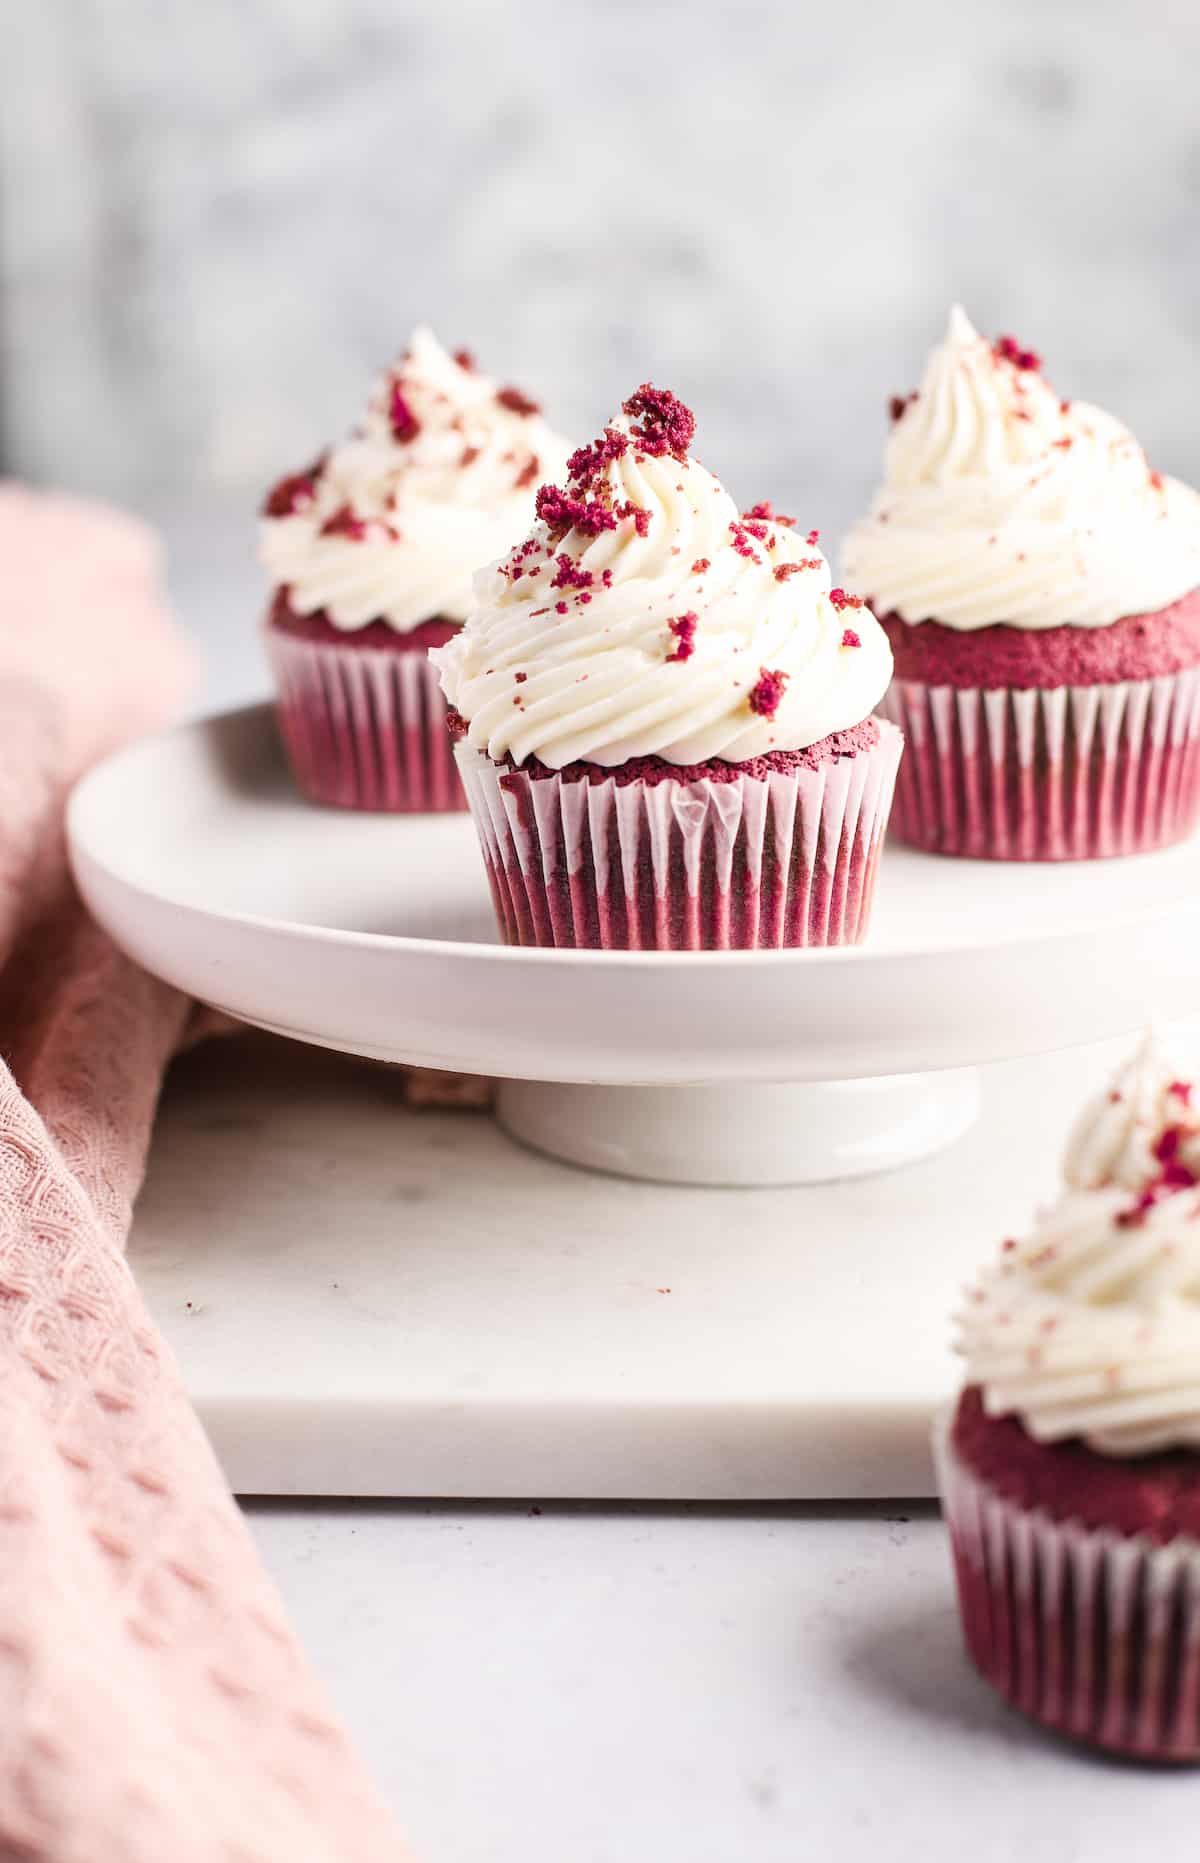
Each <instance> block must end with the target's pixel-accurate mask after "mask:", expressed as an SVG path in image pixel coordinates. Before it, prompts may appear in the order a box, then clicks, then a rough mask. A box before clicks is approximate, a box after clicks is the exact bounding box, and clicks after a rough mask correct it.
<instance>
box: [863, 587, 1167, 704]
mask: <svg viewBox="0 0 1200 1863" xmlns="http://www.w3.org/2000/svg"><path fill="white" fill-rule="evenodd" d="M880 620H881V622H882V624H883V627H884V630H885V632H886V634H887V637H888V640H889V641H890V642H891V648H892V653H893V655H894V658H895V663H896V665H895V677H896V678H897V679H915V680H919V681H920V683H921V684H922V685H926V686H962V687H971V688H974V687H978V688H980V689H981V690H982V689H992V688H995V687H998V686H1010V687H1015V688H1016V689H1017V690H1018V691H1022V690H1031V689H1033V688H1035V687H1036V688H1038V689H1039V690H1042V689H1046V688H1049V687H1053V686H1102V685H1113V684H1115V683H1116V682H1117V681H1118V680H1124V679H1156V678H1158V677H1159V676H1160V675H1161V674H1163V673H1182V672H1184V671H1186V669H1187V668H1188V667H1192V666H1200V589H1193V590H1192V592H1191V594H1190V595H1185V596H1183V597H1182V599H1181V600H1179V601H1177V602H1172V604H1171V606H1170V607H1169V608H1160V609H1158V610H1157V611H1156V612H1155V613H1153V614H1145V615H1126V616H1125V618H1124V620H1121V621H1114V622H1113V623H1112V625H1111V626H1110V627H1049V628H1040V629H1039V628H1021V627H1009V626H1007V625H1003V624H1002V625H998V626H995V627H981V628H970V629H967V628H954V627H945V626H943V624H942V623H941V622H940V621H919V622H917V623H916V624H915V625H914V624H912V623H911V622H908V621H902V620H901V618H900V616H899V615H897V614H887V615H881V616H880Z"/></svg>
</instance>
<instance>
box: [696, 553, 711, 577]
mask: <svg viewBox="0 0 1200 1863" xmlns="http://www.w3.org/2000/svg"><path fill="white" fill-rule="evenodd" d="M711 568H712V564H711V563H710V562H709V560H708V558H707V557H706V556H698V557H697V558H696V560H695V562H694V563H693V564H692V574H693V576H702V575H703V574H704V572H705V570H706V569H711Z"/></svg>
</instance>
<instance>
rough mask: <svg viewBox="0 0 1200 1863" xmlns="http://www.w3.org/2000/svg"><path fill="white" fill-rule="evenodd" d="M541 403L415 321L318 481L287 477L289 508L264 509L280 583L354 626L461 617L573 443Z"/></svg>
mask: <svg viewBox="0 0 1200 1863" xmlns="http://www.w3.org/2000/svg"><path fill="white" fill-rule="evenodd" d="M397 397H399V399H397ZM531 407H532V404H530V403H527V402H525V401H524V398H523V397H522V396H520V395H519V394H516V393H515V392H514V391H513V390H509V389H499V388H498V387H497V385H496V383H495V382H494V381H492V380H491V379H490V378H489V377H488V376H486V375H483V374H481V373H479V371H478V370H476V369H475V368H473V367H472V366H470V365H469V364H466V363H464V362H462V361H460V360H457V359H456V358H454V357H452V356H450V355H448V354H447V352H446V351H445V350H444V349H443V348H442V346H441V344H440V343H439V342H438V341H437V339H436V338H435V337H434V336H433V335H432V334H431V332H430V331H428V330H425V329H419V330H417V331H416V332H415V333H414V335H413V338H412V342H411V344H410V346H409V348H408V350H407V352H406V354H405V355H404V356H403V357H402V358H401V359H400V361H399V362H398V363H397V364H396V365H395V367H394V368H392V369H390V370H388V371H386V372H385V373H384V375H382V376H381V377H380V379H379V381H378V382H377V383H376V386H375V389H374V391H373V393H372V395H371V400H370V403H369V405H368V407H367V411H366V414H365V416H364V418H363V420H362V422H361V424H360V426H359V427H358V429H357V430H356V432H355V433H354V434H353V436H352V437H351V438H350V439H349V440H347V441H345V442H344V443H343V444H342V445H341V446H338V447H335V448H334V449H333V450H332V451H331V452H330V453H328V454H326V455H325V457H324V459H323V461H322V462H320V463H319V466H318V468H317V469H316V470H315V471H314V473H313V474H312V475H311V478H310V479H309V481H308V485H309V487H310V489H308V488H306V475H300V477H299V479H297V480H293V481H289V482H287V483H288V484H290V485H292V486H293V487H294V488H295V489H294V491H293V492H292V494H291V504H292V509H290V510H289V511H287V512H285V513H283V514H281V515H278V516H266V517H264V519H263V522H262V527H261V554H262V560H263V563H264V565H265V567H266V569H267V572H268V574H269V575H270V577H271V580H272V582H273V583H274V585H275V586H276V587H277V588H286V589H287V591H288V596H289V600H290V604H291V606H292V608H293V609H295V611H296V612H297V613H298V614H302V615H310V614H315V613H317V612H321V613H323V614H324V615H325V616H326V617H327V619H328V620H329V621H330V622H331V623H332V624H333V626H334V627H336V628H341V629H345V630H347V631H349V630H353V629H355V628H361V627H366V626H367V625H368V624H369V623H370V622H372V621H376V620H382V621H386V622H387V623H388V625H389V626H391V627H393V628H395V629H396V630H397V632H399V633H407V632H408V631H410V630H411V629H412V628H414V627H416V626H418V625H419V624H420V623H421V622H422V621H426V620H429V619H430V618H431V617H432V616H435V615H440V616H443V617H445V618H448V619H450V620H455V621H461V620H462V619H463V617H464V616H465V615H466V613H467V610H468V608H469V606H470V601H471V578H472V576H473V574H474V572H475V571H476V570H477V569H478V568H479V566H480V565H481V564H482V563H486V562H489V561H491V559H492V558H493V557H495V556H496V555H497V554H498V553H499V552H500V551H501V550H503V549H504V547H505V545H506V544H507V543H508V542H509V541H510V540H511V539H512V537H513V536H515V535H516V534H517V533H518V532H519V531H520V530H521V528H522V527H523V526H524V525H525V524H527V523H528V522H529V519H530V517H531V516H532V513H533V501H534V494H535V492H536V489H537V486H538V485H539V484H540V483H541V482H542V481H543V480H544V479H548V478H553V477H555V476H556V474H557V473H558V472H559V471H560V470H561V467H562V462H563V460H564V458H565V455H566V445H565V442H563V441H562V440H561V439H559V437H558V436H557V435H555V434H553V433H552V432H551V430H550V428H549V427H548V426H547V425H546V423H545V421H544V420H543V419H542V418H541V416H540V414H538V413H537V412H536V411H527V410H529V409H530V408H531Z"/></svg>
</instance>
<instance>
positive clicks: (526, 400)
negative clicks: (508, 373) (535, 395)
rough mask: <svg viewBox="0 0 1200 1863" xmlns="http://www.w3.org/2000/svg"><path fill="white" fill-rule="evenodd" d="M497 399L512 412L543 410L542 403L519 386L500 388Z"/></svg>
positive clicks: (522, 412) (538, 412) (524, 412)
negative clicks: (523, 392) (522, 390)
mask: <svg viewBox="0 0 1200 1863" xmlns="http://www.w3.org/2000/svg"><path fill="white" fill-rule="evenodd" d="M496 399H497V401H498V402H499V403H500V406H501V407H502V408H507V409H508V411H509V413H510V414H540V413H541V411H542V408H541V403H540V402H539V401H534V400H533V399H532V397H531V396H529V395H526V394H522V392H521V390H520V389H519V388H498V389H497V390H496Z"/></svg>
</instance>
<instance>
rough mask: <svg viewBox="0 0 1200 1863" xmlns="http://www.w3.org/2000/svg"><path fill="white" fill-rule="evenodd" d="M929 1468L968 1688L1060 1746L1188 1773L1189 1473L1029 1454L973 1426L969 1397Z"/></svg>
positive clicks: (1194, 1600)
mask: <svg viewBox="0 0 1200 1863" xmlns="http://www.w3.org/2000/svg"><path fill="white" fill-rule="evenodd" d="M935 1454H936V1458H937V1464H938V1480H939V1487H940V1490H941V1496H942V1507H943V1512H944V1514H945V1518H946V1524H947V1526H948V1528H949V1532H950V1540H951V1546H952V1549H953V1555H954V1570H955V1578H956V1582H957V1586H958V1598H959V1608H960V1613H961V1617H962V1624H963V1632H964V1636H965V1639H966V1644H967V1649H968V1652H969V1654H970V1656H971V1659H972V1661H973V1662H974V1663H975V1665H976V1667H977V1668H978V1669H979V1671H980V1673H981V1674H982V1675H983V1676H984V1677H985V1678H986V1679H987V1680H988V1681H989V1682H990V1683H991V1684H992V1685H993V1687H994V1688H996V1689H997V1690H998V1692H999V1693H1000V1694H1001V1695H1002V1696H1003V1697H1004V1699H1005V1700H1006V1701H1008V1702H1011V1704H1012V1705H1013V1706H1014V1707H1016V1708H1019V1709H1020V1710H1021V1711H1022V1712H1023V1713H1025V1714H1028V1715H1030V1716H1031V1717H1032V1718H1033V1719H1034V1720H1037V1721H1040V1722H1041V1723H1042V1724H1043V1725H1045V1726H1047V1727H1051V1728H1053V1729H1054V1730H1055V1731H1056V1732H1058V1733H1061V1734H1065V1735H1067V1736H1069V1737H1070V1738H1072V1739H1075V1740H1081V1741H1084V1742H1086V1743H1088V1744H1089V1745H1093V1746H1098V1747H1103V1748H1105V1749H1107V1750H1108V1751H1110V1752H1114V1753H1122V1754H1127V1755H1130V1756H1133V1757H1137V1758H1140V1759H1147V1760H1160V1761H1172V1762H1177V1763H1179V1762H1189V1763H1195V1762H1196V1761H1200V1539H1198V1538H1196V1537H1195V1535H1194V1532H1193V1531H1192V1526H1193V1523H1194V1520H1195V1508H1196V1489H1197V1481H1198V1479H1200V1458H1194V1457H1189V1456H1176V1455H1164V1456H1155V1457H1149V1458H1146V1459H1145V1460H1143V1461H1140V1462H1136V1461H1127V1462H1117V1461H1113V1462H1111V1463H1109V1462H1108V1460H1107V1458H1104V1457H1100V1456H1096V1455H1094V1454H1093V1453H1092V1452H1091V1451H1089V1450H1088V1449H1086V1448H1085V1447H1084V1446H1083V1445H1081V1444H1075V1443H1073V1444H1065V1445H1061V1446H1054V1447H1047V1446H1042V1445H1039V1444H1037V1443H1035V1442H1033V1440H1032V1439H1031V1438H1030V1437H1029V1436H1028V1435H1027V1434H1026V1432H1025V1431H1024V1430H1023V1429H1022V1428H1021V1425H1020V1423H1019V1422H1016V1421H1014V1420H1011V1419H1000V1420H996V1419H989V1418H987V1417H986V1416H985V1415H984V1414H983V1409H982V1404H981V1402H980V1398H979V1394H978V1392H976V1391H967V1392H966V1393H965V1394H964V1396H963V1399H962V1401H961V1403H960V1406H959V1409H958V1412H957V1415H956V1417H955V1419H954V1420H953V1423H952V1422H951V1421H950V1420H949V1419H946V1420H944V1421H943V1422H942V1423H941V1424H940V1425H939V1427H938V1430H937V1432H936V1435H935Z"/></svg>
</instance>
